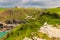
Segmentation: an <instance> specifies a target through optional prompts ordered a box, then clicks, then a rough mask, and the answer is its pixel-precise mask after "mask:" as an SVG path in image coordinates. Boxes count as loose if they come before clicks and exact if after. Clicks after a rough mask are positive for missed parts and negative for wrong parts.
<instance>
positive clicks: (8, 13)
mask: <svg viewBox="0 0 60 40" xmlns="http://www.w3.org/2000/svg"><path fill="white" fill-rule="evenodd" d="M58 12H60V8H54V9H46V10H42V9H34V8H12V9H7V10H5V11H3V12H2V13H1V14H0V18H1V19H0V20H1V21H2V20H3V19H4V20H3V21H5V20H13V19H15V20H26V21H27V22H26V23H25V24H23V23H22V24H20V25H18V26H17V27H16V28H14V29H13V30H11V32H10V33H9V34H8V35H7V36H8V37H7V38H6V40H23V38H24V37H29V38H31V37H32V36H31V33H32V32H33V36H37V37H40V38H45V39H47V40H50V38H49V37H48V36H47V35H46V34H43V33H38V32H37V31H38V30H39V28H40V27H41V26H42V25H43V24H44V23H45V22H46V21H47V22H48V24H53V25H55V24H60V15H59V13H58ZM27 16H32V18H27V19H25V18H26V17H27Z"/></svg>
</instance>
